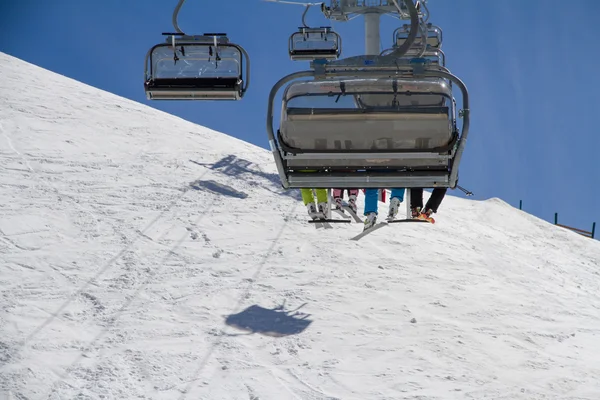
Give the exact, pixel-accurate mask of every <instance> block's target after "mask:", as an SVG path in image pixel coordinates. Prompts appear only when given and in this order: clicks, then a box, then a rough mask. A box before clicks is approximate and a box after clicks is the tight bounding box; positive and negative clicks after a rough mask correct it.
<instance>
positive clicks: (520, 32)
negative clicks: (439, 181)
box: [0, 0, 600, 235]
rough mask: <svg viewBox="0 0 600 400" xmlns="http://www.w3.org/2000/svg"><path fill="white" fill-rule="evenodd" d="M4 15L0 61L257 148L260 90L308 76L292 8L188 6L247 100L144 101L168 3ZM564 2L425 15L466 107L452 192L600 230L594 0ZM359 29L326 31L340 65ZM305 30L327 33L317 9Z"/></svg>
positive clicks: (457, 6) (12, 5)
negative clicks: (245, 87) (336, 37)
mask: <svg viewBox="0 0 600 400" xmlns="http://www.w3.org/2000/svg"><path fill="white" fill-rule="evenodd" d="M0 3H1V4H0V31H1V35H0V51H2V52H5V53H8V54H10V55H13V56H16V57H18V58H21V59H23V60H25V61H28V62H31V63H34V64H36V65H39V66H41V67H43V68H47V69H49V70H52V71H55V72H58V73H61V74H64V75H66V76H69V77H71V78H74V79H77V80H79V81H82V82H84V83H87V84H89V85H92V86H95V87H98V88H101V89H103V90H107V91H110V92H113V93H115V94H117V95H120V96H124V97H127V98H129V99H132V100H135V101H139V102H141V103H144V104H147V105H149V106H152V107H155V108H158V109H161V110H163V111H166V112H169V113H172V114H175V115H178V116H180V117H182V118H185V119H188V120H190V121H193V122H196V123H198V124H200V125H204V126H207V127H209V128H212V129H215V130H218V131H221V132H224V133H227V134H229V135H232V136H235V137H238V138H240V139H242V140H245V141H248V142H251V143H254V144H256V145H259V146H261V147H265V148H267V139H266V138H267V134H266V130H265V117H266V107H267V97H268V93H269V90H270V89H271V87H272V86H273V84H274V83H275V82H276V81H277V80H278V79H279V78H280V77H282V76H284V75H287V74H289V73H291V72H294V71H298V70H303V69H306V68H307V66H308V65H307V63H305V62H292V61H290V60H289V59H288V55H287V45H288V43H287V41H288V37H289V35H290V34H291V33H292V32H294V31H295V30H296V28H297V27H298V26H300V25H301V22H300V21H301V20H300V18H301V14H302V11H303V8H302V7H300V6H294V5H282V4H274V3H267V2H262V1H259V0H232V1H216V0H215V1H207V0H187V1H186V3H185V4H184V6H183V8H182V10H181V13H180V17H179V25H180V27H181V28H182V30H184V31H185V32H186V33H189V34H200V33H203V32H215V31H219V32H227V33H228V35H229V37H230V39H231V40H232V41H233V42H235V43H238V44H240V45H242V46H243V47H244V48H246V50H247V51H248V52H249V53H250V58H251V62H252V80H251V86H250V90H249V93H248V94H247V95H246V96H245V97H244V99H243V100H241V101H239V102H158V101H153V102H150V101H148V100H146V98H145V95H144V90H143V67H144V56H145V54H146V52H147V50H148V49H149V48H150V47H151V46H153V45H154V44H156V43H159V42H162V41H163V37H162V36H161V32H164V31H172V30H173V27H172V24H171V15H172V13H173V9H174V7H175V5H176V4H177V0H127V1H124V0H103V1H92V0H55V1H47V0H19V1H2V2H0ZM564 3H565V2H564V1H563V2H561V1H557V0H531V1H492V0H484V1H482V0H455V1H446V0H444V1H442V0H430V1H429V2H428V5H429V9H430V11H431V22H433V23H434V24H436V25H439V26H440V27H441V28H442V29H443V32H444V45H443V49H444V51H445V53H446V56H447V64H448V67H449V68H450V70H451V71H452V72H453V73H454V74H456V75H457V76H459V77H460V78H461V79H462V80H463V81H464V82H465V83H466V84H467V86H468V88H469V92H470V96H471V115H472V123H471V131H470V135H469V142H468V144H467V148H466V151H465V154H464V158H463V162H462V164H461V169H460V178H461V179H460V184H461V185H462V186H465V187H466V188H468V189H470V190H472V191H473V192H475V197H474V198H476V199H486V198H490V197H499V198H501V199H503V200H505V201H507V202H509V203H510V204H512V205H515V206H518V204H519V200H523V203H524V207H523V208H524V209H525V210H526V211H528V212H530V213H532V214H534V215H537V216H538V217H541V218H543V219H546V220H549V221H551V220H553V216H554V212H559V222H561V223H564V224H567V225H572V226H576V227H579V228H585V229H591V224H592V221H596V222H598V223H599V224H600V201H599V197H600V132H599V129H600V128H599V123H598V120H599V116H600V83H599V81H600V80H599V78H598V74H599V73H600V72H599V68H600V67H599V66H600V56H599V53H598V38H600V24H598V16H599V15H600V1H598V0H587V1H586V0H576V1H573V2H568V3H569V8H563V7H562V4H564ZM382 21H383V23H382V34H381V38H382V48H388V47H390V45H391V43H392V32H393V30H394V28H395V27H396V26H398V24H399V23H400V22H399V21H398V20H396V19H393V18H390V17H384V18H383V20H382ZM362 22H363V21H362V18H357V19H355V20H353V21H351V22H347V23H335V22H334V23H333V27H334V29H336V30H337V31H338V33H340V34H341V35H342V37H343V40H344V42H343V43H344V48H343V54H342V55H343V56H344V57H345V56H351V55H357V54H360V53H361V52H362V50H363V48H364V39H363V23H362ZM308 23H309V24H310V25H319V26H321V25H330V24H331V22H329V21H327V20H326V19H325V18H324V17H323V16H322V15H321V14H320V12H319V11H318V8H317V7H315V8H313V9H311V11H310V12H309V15H308ZM276 123H277V122H276ZM164 134H165V135H168V134H169V132H164ZM149 139H151V138H149ZM449 193H451V194H453V195H461V192H460V191H458V190H455V191H451V192H449ZM442 207H443V205H442ZM440 212H443V208H442V209H440ZM597 230H600V227H598V229H597ZM597 234H598V235H600V232H598V233H597Z"/></svg>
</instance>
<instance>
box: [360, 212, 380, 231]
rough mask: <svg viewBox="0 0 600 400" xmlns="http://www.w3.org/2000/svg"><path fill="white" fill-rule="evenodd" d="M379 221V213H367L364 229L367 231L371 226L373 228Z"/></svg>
mask: <svg viewBox="0 0 600 400" xmlns="http://www.w3.org/2000/svg"><path fill="white" fill-rule="evenodd" d="M376 223H377V213H374V212H370V213H368V214H367V215H365V225H364V228H363V231H366V230H367V229H369V228H372V227H373V226H375V224H376Z"/></svg>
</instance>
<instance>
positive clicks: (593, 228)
mask: <svg viewBox="0 0 600 400" xmlns="http://www.w3.org/2000/svg"><path fill="white" fill-rule="evenodd" d="M595 233H596V223H595V222H594V223H593V224H592V239H593V238H594V234H595Z"/></svg>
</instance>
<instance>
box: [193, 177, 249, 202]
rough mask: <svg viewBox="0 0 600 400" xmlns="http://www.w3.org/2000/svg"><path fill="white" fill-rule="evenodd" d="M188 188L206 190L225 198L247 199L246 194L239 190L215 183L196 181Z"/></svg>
mask: <svg viewBox="0 0 600 400" xmlns="http://www.w3.org/2000/svg"><path fill="white" fill-rule="evenodd" d="M190 187H191V188H192V189H195V190H203V189H207V190H210V191H211V192H214V193H218V194H223V195H225V196H230V197H236V198H238V199H245V198H246V197H248V194H247V193H244V192H240V191H239V190H235V189H234V188H232V187H231V186H228V185H224V184H222V183H219V182H215V181H201V180H197V181H194V182H192V183H190Z"/></svg>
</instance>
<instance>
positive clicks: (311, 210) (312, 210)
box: [306, 203, 320, 220]
mask: <svg viewBox="0 0 600 400" xmlns="http://www.w3.org/2000/svg"><path fill="white" fill-rule="evenodd" d="M306 210H307V211H308V215H309V216H310V217H311V218H312V219H313V220H315V219H318V218H319V217H320V215H319V212H318V211H317V206H315V203H308V204H307V205H306Z"/></svg>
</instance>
